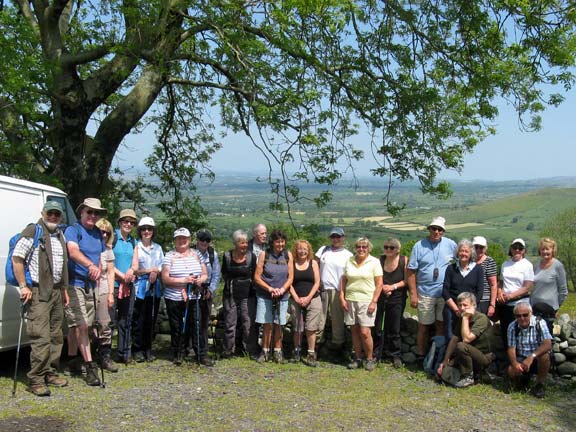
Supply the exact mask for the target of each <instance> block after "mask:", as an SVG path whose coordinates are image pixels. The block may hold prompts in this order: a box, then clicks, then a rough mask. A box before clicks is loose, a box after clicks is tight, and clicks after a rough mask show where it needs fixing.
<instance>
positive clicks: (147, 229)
mask: <svg viewBox="0 0 576 432" xmlns="http://www.w3.org/2000/svg"><path fill="white" fill-rule="evenodd" d="M140 231H142V232H146V231H150V232H153V231H154V228H153V227H147V226H145V227H140Z"/></svg>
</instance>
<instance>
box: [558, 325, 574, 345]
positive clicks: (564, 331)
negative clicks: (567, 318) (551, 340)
mask: <svg viewBox="0 0 576 432" xmlns="http://www.w3.org/2000/svg"><path fill="white" fill-rule="evenodd" d="M560 337H561V338H562V340H563V341H566V340H568V339H569V338H571V337H572V324H570V323H566V324H562V325H561V326H560Z"/></svg>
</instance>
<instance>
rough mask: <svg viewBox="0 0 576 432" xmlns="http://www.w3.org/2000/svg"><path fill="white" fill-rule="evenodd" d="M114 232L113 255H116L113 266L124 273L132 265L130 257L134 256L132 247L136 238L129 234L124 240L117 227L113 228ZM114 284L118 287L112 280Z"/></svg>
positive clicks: (117, 283)
mask: <svg viewBox="0 0 576 432" xmlns="http://www.w3.org/2000/svg"><path fill="white" fill-rule="evenodd" d="M114 234H115V235H116V239H117V241H116V245H115V246H114V256H115V257H116V261H115V262H114V266H115V267H116V268H117V269H118V270H120V271H121V272H122V273H126V272H127V271H128V269H129V268H130V267H131V266H132V258H133V257H134V247H135V246H136V240H134V239H133V238H132V236H131V235H128V237H127V238H126V240H124V239H123V238H122V234H120V230H119V229H118V228H116V230H114ZM114 286H115V287H118V286H119V282H118V281H116V282H114Z"/></svg>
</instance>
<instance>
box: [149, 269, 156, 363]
mask: <svg viewBox="0 0 576 432" xmlns="http://www.w3.org/2000/svg"><path fill="white" fill-rule="evenodd" d="M148 288H149V289H150V291H151V292H152V316H151V319H150V345H149V349H150V355H152V341H153V340H154V317H155V316H154V309H155V308H156V283H150V279H148Z"/></svg>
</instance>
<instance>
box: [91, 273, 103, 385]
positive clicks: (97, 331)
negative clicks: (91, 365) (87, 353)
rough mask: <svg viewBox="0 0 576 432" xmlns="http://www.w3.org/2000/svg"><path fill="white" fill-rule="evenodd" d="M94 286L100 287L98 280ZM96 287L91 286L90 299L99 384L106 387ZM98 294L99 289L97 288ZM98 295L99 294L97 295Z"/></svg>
mask: <svg viewBox="0 0 576 432" xmlns="http://www.w3.org/2000/svg"><path fill="white" fill-rule="evenodd" d="M96 287H97V288H100V281H98V282H97V283H96ZM96 287H94V288H92V300H93V301H94V328H95V329H96V339H97V340H98V355H99V357H100V362H99V363H100V374H101V375H102V381H101V383H100V386H101V387H102V388H106V383H105V382H104V364H103V362H102V350H101V349H100V347H101V345H100V321H99V320H98V303H96ZM98 294H100V289H98ZM98 297H100V295H98Z"/></svg>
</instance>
